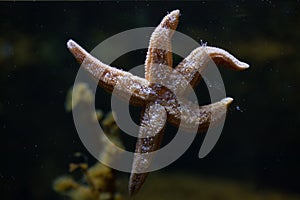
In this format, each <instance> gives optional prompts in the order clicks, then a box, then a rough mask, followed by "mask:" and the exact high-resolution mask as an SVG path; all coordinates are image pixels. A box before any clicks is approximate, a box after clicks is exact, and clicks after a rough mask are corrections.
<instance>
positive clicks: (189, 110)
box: [166, 97, 233, 132]
mask: <svg viewBox="0 0 300 200" xmlns="http://www.w3.org/2000/svg"><path fill="white" fill-rule="evenodd" d="M232 101H233V99H232V98H230V97H227V98H224V99H222V100H221V101H218V102H216V103H212V104H209V105H205V106H200V107H199V106H198V105H195V104H194V103H192V102H190V101H187V100H183V101H179V104H180V106H179V107H178V108H177V109H178V110H168V113H169V114H170V115H168V122H170V123H171V124H172V125H174V126H176V127H179V125H180V127H181V128H183V129H184V130H186V131H189V130H195V128H198V131H199V132H204V131H206V130H207V128H208V127H209V126H210V124H211V126H215V125H217V124H218V122H219V121H220V120H221V119H222V118H223V117H225V115H226V112H227V109H228V106H229V105H230V104H231V102H232ZM166 108H171V107H166Z"/></svg>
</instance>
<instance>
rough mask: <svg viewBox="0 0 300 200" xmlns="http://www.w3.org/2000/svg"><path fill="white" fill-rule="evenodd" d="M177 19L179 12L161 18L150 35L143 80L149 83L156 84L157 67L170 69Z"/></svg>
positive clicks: (175, 11)
mask: <svg viewBox="0 0 300 200" xmlns="http://www.w3.org/2000/svg"><path fill="white" fill-rule="evenodd" d="M178 18H179V10H174V11H172V12H171V13H170V14H168V15H167V16H165V17H164V18H163V20H162V21H161V23H160V24H159V25H158V27H157V28H156V29H155V30H154V32H153V33H152V35H151V38H150V43H149V48H148V52H147V57H146V61H145V78H146V79H147V80H148V81H150V82H156V79H157V78H156V75H157V73H156V70H157V69H156V68H157V67H166V66H169V67H172V46H171V38H172V36H173V34H174V31H175V29H176V28H177V24H178ZM159 64H163V65H165V66H161V65H159ZM154 65H155V66H154Z"/></svg>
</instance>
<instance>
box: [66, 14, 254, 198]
mask: <svg viewBox="0 0 300 200" xmlns="http://www.w3.org/2000/svg"><path fill="white" fill-rule="evenodd" d="M179 14H180V13H179V10H175V11H172V12H171V13H170V14H168V15H167V16H165V17H164V18H163V20H162V22H161V23H160V24H159V25H158V27H157V28H156V29H155V30H154V32H153V33H152V35H151V38H150V43H149V48H148V52H147V57H146V61H145V78H140V77H137V76H134V75H132V74H131V73H129V72H124V71H122V70H119V69H116V68H114V67H111V66H109V65H106V64H104V63H102V62H101V61H99V60H98V59H96V58H94V57H93V56H92V55H90V54H89V53H87V52H86V51H85V50H84V49H83V48H81V47H80V46H79V45H78V44H76V43H75V42H74V41H72V40H69V41H68V43H67V46H68V48H69V50H70V51H71V52H72V54H73V55H74V57H75V58H76V59H77V61H78V62H79V63H80V64H82V66H83V67H84V68H85V69H86V70H87V71H88V72H90V73H91V74H92V75H93V76H94V77H95V78H96V79H97V80H99V85H100V86H101V87H103V88H104V89H105V90H107V91H109V92H112V90H113V89H117V92H116V93H115V94H117V95H118V96H120V97H123V98H126V97H128V96H131V98H130V103H131V104H133V105H139V106H143V108H144V109H143V112H142V116H141V125H140V129H139V137H138V139H137V144H136V151H135V155H134V160H133V165H132V173H131V176H130V180H129V193H130V194H131V195H132V194H135V193H136V192H138V191H139V189H140V188H141V186H142V184H143V183H144V181H145V180H146V177H147V175H148V173H144V172H145V171H147V169H148V168H149V166H150V164H151V160H152V156H153V155H152V154H149V153H150V152H154V151H156V150H158V149H159V147H160V144H161V140H162V136H163V132H164V131H163V130H164V127H165V124H166V121H168V122H169V123H170V124H172V125H174V126H176V127H178V126H179V124H180V127H181V128H184V129H186V130H190V129H193V130H195V128H196V129H198V131H205V130H207V128H208V127H209V126H210V125H211V126H213V125H216V124H217V123H218V122H219V121H220V119H221V118H224V117H225V115H226V111H227V108H228V106H229V105H230V103H231V102H232V101H233V99H232V98H225V99H222V100H221V101H219V102H215V103H212V104H209V105H206V106H201V107H199V106H198V105H195V104H194V103H192V102H190V101H188V100H187V99H186V98H184V95H185V94H186V91H188V88H194V87H195V86H196V84H197V83H198V82H199V81H200V79H201V75H200V73H201V72H202V71H203V70H204V69H205V67H206V66H207V63H208V62H209V59H212V60H213V61H214V62H215V63H216V64H219V65H222V66H224V67H228V68H231V69H233V70H237V71H239V70H244V69H247V68H248V67H249V65H248V64H246V63H243V62H241V61H238V60H237V59H236V58H235V57H234V56H232V55H231V54H229V53H228V52H226V51H225V50H222V49H219V48H216V47H208V46H201V47H199V48H197V49H195V50H194V51H192V52H191V53H190V55H189V56H187V57H186V58H185V59H184V60H183V61H182V62H181V63H180V64H179V65H178V66H177V67H175V70H173V68H172V46H171V38H172V36H173V34H174V31H175V29H176V28H177V25H178V18H179ZM189 85H191V87H189ZM212 116H213V117H212Z"/></svg>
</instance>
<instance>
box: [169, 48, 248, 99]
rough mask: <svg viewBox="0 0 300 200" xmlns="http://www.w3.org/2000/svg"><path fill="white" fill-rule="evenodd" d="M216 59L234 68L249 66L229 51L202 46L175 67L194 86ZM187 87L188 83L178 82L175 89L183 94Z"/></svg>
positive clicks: (218, 62) (240, 68)
mask: <svg viewBox="0 0 300 200" xmlns="http://www.w3.org/2000/svg"><path fill="white" fill-rule="evenodd" d="M211 60H212V61H214V62H215V63H216V64H220V65H223V66H225V67H228V68H231V69H233V70H237V71H240V70H245V69H247V68H248V67H249V65H248V64H247V63H244V62H241V61H239V60H238V59H236V58H235V57H234V56H233V55H231V54H230V53H228V52H227V51H225V50H223V49H220V48H217V47H210V46H200V47H198V48H196V49H195V50H193V51H192V52H191V53H190V54H189V55H188V56H187V57H186V58H185V59H184V60H183V61H182V62H181V63H179V64H178V66H177V67H176V68H175V70H176V71H177V72H179V73H180V74H181V75H182V76H183V77H184V78H185V79H186V80H187V82H188V83H189V84H191V86H192V87H194V86H195V84H196V83H197V81H199V79H200V74H201V73H202V72H203V70H204V69H205V67H206V66H207V64H208V62H210V61H211ZM186 88H187V84H186V83H182V84H178V85H177V86H176V88H175V89H174V90H175V91H176V93H177V94H182V93H184V92H185V89H186Z"/></svg>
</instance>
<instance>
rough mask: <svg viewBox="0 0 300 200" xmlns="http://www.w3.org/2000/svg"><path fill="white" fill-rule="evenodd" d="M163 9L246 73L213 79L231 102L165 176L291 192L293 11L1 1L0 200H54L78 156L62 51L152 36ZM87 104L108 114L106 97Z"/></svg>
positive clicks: (295, 166)
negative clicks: (243, 65)
mask: <svg viewBox="0 0 300 200" xmlns="http://www.w3.org/2000/svg"><path fill="white" fill-rule="evenodd" d="M173 9H180V10H181V17H180V23H179V27H178V31H180V32H182V33H185V34H186V35H188V36H190V37H192V38H194V39H195V40H197V41H199V42H200V40H203V41H205V42H207V43H208V45H210V46H218V47H222V48H225V49H227V50H228V51H229V52H231V53H233V54H234V55H236V56H237V58H240V59H241V60H243V61H246V62H248V63H249V64H250V65H251V68H250V69H249V70H248V71H245V72H233V71H229V70H224V69H220V71H221V73H222V76H223V80H224V83H225V86H226V90H227V94H228V96H231V97H234V99H235V102H234V103H233V105H232V106H231V108H230V110H229V113H228V117H227V121H226V124H225V128H224V130H223V133H222V135H221V138H220V140H219V142H218V143H217V145H216V146H215V148H214V149H213V151H212V152H211V153H210V154H209V156H207V157H206V158H204V159H201V160H199V159H198V158H197V154H198V150H199V147H200V145H201V141H202V140H201V139H202V137H203V136H199V137H198V138H197V139H196V140H195V141H194V143H193V146H192V147H191V148H190V149H189V150H188V151H187V152H186V153H185V154H184V155H183V156H182V157H181V158H180V159H179V160H178V161H176V162H175V163H173V164H172V165H171V166H169V167H168V168H166V169H164V171H166V172H168V171H181V172H182V171H185V170H189V171H190V172H193V173H195V174H200V175H205V176H208V177H210V176H211V177H217V178H218V177H219V178H225V179H232V180H238V181H241V182H246V183H247V182H251V183H253V184H254V185H255V186H257V187H258V188H261V189H273V190H278V191H284V192H290V193H300V186H299V180H300V170H299V169H300V133H299V132H300V131H299V130H300V123H299V122H300V114H299V111H300V110H299V102H300V92H299V86H300V64H299V60H298V59H299V58H300V56H299V52H300V26H299V24H300V13H299V12H300V3H299V1H282V2H273V1H272V2H271V1H256V2H250V1H249V2H244V1H231V2H230V3H229V2H226V1H224V2H223V1H212V2H205V1H199V2H184V3H176V2H175V3H174V2H169V3H161V2H95V3H92V2H89V3H80V2H72V3H66V2H65V3H46V2H44V3H42V2H31V3H17V2H1V3H0V88H1V90H0V91H1V94H0V152H1V155H2V157H1V159H0V199H58V195H56V194H55V193H54V192H53V191H52V188H51V187H52V186H51V184H52V181H53V180H54V179H55V178H56V177H57V176H59V175H61V174H64V173H66V171H67V166H68V163H69V162H70V159H71V157H72V155H73V153H74V152H77V151H80V152H85V153H86V154H87V155H88V156H89V154H88V153H87V152H86V150H85V148H84V147H83V145H82V143H81V142H80V140H79V138H78V135H77V133H76V130H75V127H74V124H73V120H72V115H71V114H69V113H66V112H65V108H64V101H65V96H66V93H67V91H68V89H69V88H70V87H71V86H72V84H73V81H74V79H75V76H76V72H77V70H78V68H79V66H78V64H77V63H76V62H75V60H74V58H73V57H72V56H71V54H70V53H69V51H68V50H67V48H66V42H67V40H68V39H69V38H73V39H75V40H76V41H78V42H79V43H80V44H81V45H82V46H83V47H85V48H86V49H87V50H92V49H93V48H94V47H95V46H96V45H97V44H99V43H100V42H101V41H103V40H105V39H106V38H108V37H110V36H112V35H114V34H117V33H119V32H121V31H125V30H128V29H132V28H137V27H146V26H156V25H157V24H158V23H159V22H160V20H161V19H162V17H163V16H164V15H165V14H166V13H167V12H168V11H172V10H173ZM145 39H147V38H145ZM145 52H146V51H137V52H134V53H132V54H129V55H128V56H124V57H122V59H119V60H117V61H116V62H115V63H114V64H115V65H117V66H122V67H123V68H124V69H127V70H128V69H130V68H131V66H135V65H138V64H142V63H143V62H144V59H145ZM203 88H204V89H205V87H203ZM204 93H205V92H204ZM206 93H207V91H206ZM97 95H98V97H97V98H96V100H97V99H98V101H97V107H98V108H100V109H102V110H104V111H109V110H110V107H109V106H110V95H108V94H106V93H105V92H104V91H103V90H101V89H99V91H98V93H97ZM133 115H135V114H134V113H133ZM137 116H138V114H137ZM171 134H172V133H170V135H171ZM166 135H168V133H167V134H166ZM91 160H93V159H92V158H91Z"/></svg>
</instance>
